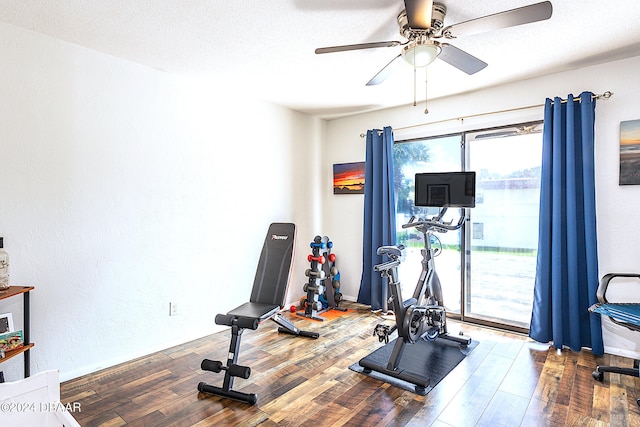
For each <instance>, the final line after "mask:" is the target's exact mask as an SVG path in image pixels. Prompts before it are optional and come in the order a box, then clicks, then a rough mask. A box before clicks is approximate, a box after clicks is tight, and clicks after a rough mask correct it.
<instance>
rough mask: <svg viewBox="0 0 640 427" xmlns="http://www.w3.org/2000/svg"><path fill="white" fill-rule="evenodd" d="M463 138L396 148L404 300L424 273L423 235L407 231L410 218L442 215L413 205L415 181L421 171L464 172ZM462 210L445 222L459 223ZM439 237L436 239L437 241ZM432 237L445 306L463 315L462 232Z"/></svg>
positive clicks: (410, 143) (450, 213)
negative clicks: (403, 226) (461, 304)
mask: <svg viewBox="0 0 640 427" xmlns="http://www.w3.org/2000/svg"><path fill="white" fill-rule="evenodd" d="M461 143H462V137H461V135H459V134H458V135H454V136H445V137H438V138H431V139H421V140H415V141H405V142H401V143H397V144H396V145H395V146H394V152H393V155H394V166H395V173H396V182H395V185H396V196H397V197H396V200H397V209H396V213H397V214H396V225H397V227H398V229H397V236H398V243H399V244H403V245H404V246H405V247H406V250H405V254H406V256H405V259H404V260H403V261H402V264H400V267H399V269H398V276H399V278H400V282H401V284H402V287H401V288H402V295H403V297H404V298H405V299H407V298H409V297H411V295H413V292H414V289H415V287H416V284H417V283H418V279H419V278H420V273H421V271H422V264H421V260H422V254H421V250H422V249H423V248H424V243H425V242H424V236H423V235H422V233H420V232H417V231H416V230H415V229H414V228H409V229H404V228H402V224H406V223H407V222H408V221H409V219H410V218H411V216H415V217H416V218H428V217H429V218H430V217H433V216H435V215H437V214H438V213H439V209H438V208H425V207H418V208H416V207H415V206H414V191H415V186H414V179H415V174H416V173H421V172H451V171H460V170H462V154H461V151H460V147H461ZM460 213H461V211H460V209H450V210H448V211H447V214H446V215H445V217H444V218H445V220H447V221H449V220H451V219H453V220H454V221H456V222H457V220H458V218H459V215H460ZM436 238H437V239H436ZM436 238H432V244H433V246H434V247H436V248H440V247H441V248H442V251H441V252H440V253H439V255H438V256H437V258H436V259H435V264H436V270H437V272H438V276H439V278H440V282H441V284H442V293H443V299H444V305H445V307H446V309H447V311H449V312H453V313H460V303H461V292H460V284H461V283H462V275H461V268H460V262H461V257H460V240H461V233H460V232H459V231H454V232H448V233H446V234H437V235H436Z"/></svg>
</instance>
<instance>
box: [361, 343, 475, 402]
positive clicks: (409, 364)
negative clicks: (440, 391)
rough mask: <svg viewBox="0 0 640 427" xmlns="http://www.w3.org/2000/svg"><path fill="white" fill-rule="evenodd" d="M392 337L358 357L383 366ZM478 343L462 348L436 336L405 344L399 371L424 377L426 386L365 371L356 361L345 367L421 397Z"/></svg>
mask: <svg viewBox="0 0 640 427" xmlns="http://www.w3.org/2000/svg"><path fill="white" fill-rule="evenodd" d="M395 341H396V340H393V341H391V342H390V343H389V344H387V345H385V346H384V347H380V348H379V349H377V350H376V351H374V352H373V353H371V354H369V355H368V356H366V357H364V358H363V359H361V362H363V363H364V364H365V365H370V364H375V365H378V366H386V365H387V363H388V361H389V357H390V356H391V351H392V350H393V346H394V344H395ZM477 345H478V342H477V341H471V344H469V345H468V346H466V347H464V346H462V345H460V344H457V343H454V342H452V341H448V340H445V339H437V340H436V341H424V340H419V341H418V342H416V343H415V344H407V345H406V347H405V350H404V354H403V355H402V359H401V360H400V364H399V366H398V370H399V371H405V372H407V373H409V374H410V375H411V376H417V377H422V378H424V379H427V382H428V384H429V385H428V386H426V387H424V388H423V387H416V385H415V384H413V383H411V382H408V381H405V380H403V379H401V378H397V377H394V376H391V375H388V374H385V373H383V372H378V371H375V370H372V371H371V372H369V373H366V372H364V368H363V366H361V365H360V362H358V363H354V364H353V365H351V366H350V367H349V369H351V370H352V371H355V372H358V373H361V374H364V375H367V376H369V377H371V378H375V379H377V380H380V381H384V382H387V383H389V384H391V385H394V386H396V387H399V388H402V389H404V390H408V391H410V392H412V393H416V394H419V395H421V396H424V395H426V394H427V393H429V392H430V391H431V390H432V389H433V387H435V386H436V384H438V383H439V382H440V381H441V380H442V379H443V378H444V377H445V376H447V374H448V373H449V372H451V371H452V370H453V368H455V367H456V366H458V364H459V363H460V362H461V361H462V360H463V359H464V358H465V357H466V356H467V355H468V354H469V353H470V352H471V351H472V350H473V349H474V348H475V347H476V346H477Z"/></svg>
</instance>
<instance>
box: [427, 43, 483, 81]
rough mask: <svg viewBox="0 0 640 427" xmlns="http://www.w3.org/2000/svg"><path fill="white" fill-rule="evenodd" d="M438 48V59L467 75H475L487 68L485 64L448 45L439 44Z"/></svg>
mask: <svg viewBox="0 0 640 427" xmlns="http://www.w3.org/2000/svg"><path fill="white" fill-rule="evenodd" d="M440 47H441V48H442V51H441V52H440V55H438V58H439V59H441V60H443V61H444V62H446V63H447V64H449V65H453V66H454V67H456V68H457V69H459V70H461V71H464V72H465V73H467V74H475V73H477V72H478V71H480V70H482V69H484V68H485V67H486V66H487V63H486V62H484V61H481V60H479V59H478V58H476V57H475V56H473V55H471V54H469V53H467V52H465V51H464V50H462V49H458V48H457V47H455V46H452V45H450V44H448V43H440Z"/></svg>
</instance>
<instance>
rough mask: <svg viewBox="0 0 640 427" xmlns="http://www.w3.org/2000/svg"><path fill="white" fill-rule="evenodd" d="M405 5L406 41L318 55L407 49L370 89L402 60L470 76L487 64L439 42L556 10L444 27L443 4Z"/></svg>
mask: <svg viewBox="0 0 640 427" xmlns="http://www.w3.org/2000/svg"><path fill="white" fill-rule="evenodd" d="M404 5H405V9H404V10H403V11H402V12H400V14H399V15H398V25H399V27H400V35H401V36H403V37H404V38H406V39H407V41H405V42H400V41H395V40H392V41H382V42H372V43H360V44H350V45H343V46H330V47H321V48H318V49H316V50H315V52H316V53H317V54H323V53H333V52H343V51H349V50H358V49H372V48H380V47H396V46H404V47H403V48H402V51H401V52H400V53H399V54H398V56H396V57H395V58H393V59H392V60H391V62H389V63H388V64H387V65H386V66H384V68H382V69H381V70H380V71H378V73H377V74H376V75H375V76H373V78H372V79H371V80H369V82H368V83H367V86H371V85H377V84H380V83H382V82H383V81H384V80H385V79H386V78H387V77H388V76H389V75H391V74H392V72H393V71H394V70H395V68H396V66H397V64H401V63H402V61H398V59H399V58H404V59H405V60H406V61H407V62H409V63H410V64H411V65H413V66H414V69H415V68H420V67H426V66H427V65H429V64H430V63H432V62H433V61H434V60H435V59H436V58H438V59H440V60H442V61H444V62H446V63H448V64H450V65H452V66H454V67H456V68H458V69H459V70H461V71H463V72H465V73H467V74H469V75H471V74H475V73H477V72H478V71H480V70H482V69H483V68H485V67H486V66H487V63H486V62H484V61H482V60H480V59H478V58H476V57H475V56H473V55H471V54H469V53H467V52H465V51H463V50H462V49H458V48H457V47H455V46H453V45H450V44H449V43H446V42H442V41H439V40H440V39H447V40H451V39H455V38H457V37H461V36H468V35H472V34H478V33H482V32H486V31H492V30H499V29H502V28H507V27H513V26H516V25H522V24H528V23H530V22H537V21H543V20H546V19H549V18H550V17H551V13H552V11H553V7H552V6H551V2H549V1H544V2H541V3H536V4H532V5H529V6H524V7H520V8H516V9H511V10H506V11H503V12H499V13H495V14H492V15H487V16H483V17H480V18H475V19H471V20H469V21H465V22H461V23H458V24H453V25H448V26H444V18H445V15H446V13H447V9H446V7H445V5H443V4H442V3H437V2H434V1H433V0H404Z"/></svg>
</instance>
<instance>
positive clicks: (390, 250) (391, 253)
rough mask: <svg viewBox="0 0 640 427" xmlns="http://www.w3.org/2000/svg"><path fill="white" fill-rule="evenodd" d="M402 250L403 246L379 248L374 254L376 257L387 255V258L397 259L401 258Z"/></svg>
mask: <svg viewBox="0 0 640 427" xmlns="http://www.w3.org/2000/svg"><path fill="white" fill-rule="evenodd" d="M403 250H404V246H403V245H398V246H380V247H379V248H378V250H377V251H376V253H377V254H378V255H385V254H386V255H387V256H388V257H389V258H399V257H401V256H402V251H403Z"/></svg>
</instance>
